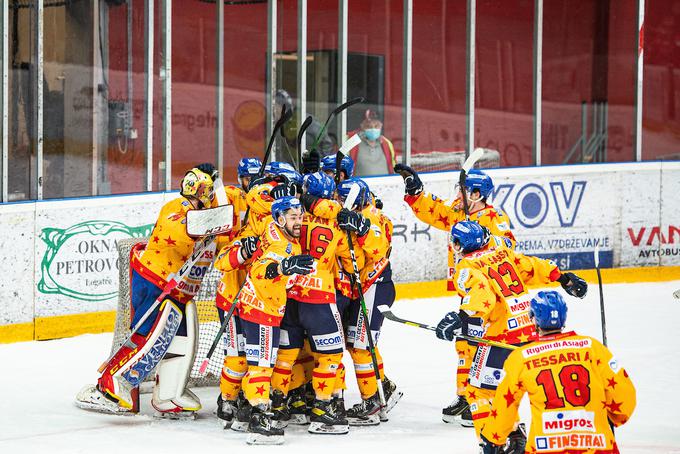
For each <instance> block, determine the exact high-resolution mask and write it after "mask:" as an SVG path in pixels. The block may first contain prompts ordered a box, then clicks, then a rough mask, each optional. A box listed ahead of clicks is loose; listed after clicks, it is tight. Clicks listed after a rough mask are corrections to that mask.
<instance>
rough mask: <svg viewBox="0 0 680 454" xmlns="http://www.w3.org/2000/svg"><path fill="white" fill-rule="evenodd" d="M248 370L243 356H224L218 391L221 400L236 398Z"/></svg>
mask: <svg viewBox="0 0 680 454" xmlns="http://www.w3.org/2000/svg"><path fill="white" fill-rule="evenodd" d="M247 371H248V363H247V362H246V358H245V357H244V356H225V357H224V367H223V368H222V377H221V378H220V392H221V393H222V399H223V400H225V401H226V400H232V401H233V400H236V398H237V397H238V393H239V391H240V390H241V382H242V381H243V377H244V376H245V374H246V372H247Z"/></svg>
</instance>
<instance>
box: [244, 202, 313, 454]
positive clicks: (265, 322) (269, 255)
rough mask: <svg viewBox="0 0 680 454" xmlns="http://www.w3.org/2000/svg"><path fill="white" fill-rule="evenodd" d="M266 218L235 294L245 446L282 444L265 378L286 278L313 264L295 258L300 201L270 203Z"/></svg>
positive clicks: (270, 367)
mask: <svg viewBox="0 0 680 454" xmlns="http://www.w3.org/2000/svg"><path fill="white" fill-rule="evenodd" d="M272 218H273V219H274V222H272V223H270V224H269V226H268V227H267V229H266V230H265V232H264V234H263V235H262V236H261V237H260V243H261V244H260V246H259V248H258V256H257V257H255V258H254V260H253V264H252V266H251V268H250V270H249V271H248V276H247V278H246V282H245V284H244V285H243V288H242V289H241V293H240V295H239V302H240V307H239V317H240V319H241V327H242V329H243V333H244V335H245V343H246V358H247V360H248V372H247V373H246V375H245V376H244V378H243V390H244V394H245V397H246V399H248V402H249V403H250V405H251V406H252V407H253V408H252V415H251V419H250V424H249V426H248V431H249V434H248V437H247V439H246V441H247V442H248V443H249V444H281V443H283V429H279V428H275V427H273V425H272V419H271V418H272V413H271V407H270V385H271V383H270V380H271V376H272V372H273V370H274V365H275V363H276V355H277V350H278V346H279V336H280V324H281V319H282V318H283V314H284V312H285V309H286V287H287V286H288V281H289V278H290V276H292V275H294V274H309V273H310V272H312V270H313V262H314V259H313V258H312V256H310V255H306V254H305V255H303V254H301V248H300V243H299V238H300V234H301V228H302V219H303V208H302V205H301V204H300V201H299V200H298V199H296V198H295V197H292V196H284V197H282V198H280V199H277V200H275V201H274V202H273V203H272Z"/></svg>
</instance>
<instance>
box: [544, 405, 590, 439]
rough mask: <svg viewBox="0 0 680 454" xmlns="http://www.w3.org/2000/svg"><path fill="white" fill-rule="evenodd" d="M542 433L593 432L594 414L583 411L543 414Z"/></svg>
mask: <svg viewBox="0 0 680 454" xmlns="http://www.w3.org/2000/svg"><path fill="white" fill-rule="evenodd" d="M542 418H543V433H546V434H552V433H563V432H595V413H594V412H592V411H585V410H564V411H548V412H543V415H542Z"/></svg>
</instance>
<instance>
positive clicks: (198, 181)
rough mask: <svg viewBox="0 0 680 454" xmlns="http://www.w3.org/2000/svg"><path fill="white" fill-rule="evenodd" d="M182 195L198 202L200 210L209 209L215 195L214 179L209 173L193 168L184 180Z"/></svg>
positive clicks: (181, 189)
mask: <svg viewBox="0 0 680 454" xmlns="http://www.w3.org/2000/svg"><path fill="white" fill-rule="evenodd" d="M180 194H181V195H182V196H183V197H186V198H194V199H196V200H198V202H199V208H208V207H210V206H211V203H212V200H213V197H214V195H215V194H214V191H213V181H212V178H210V175H208V174H207V173H205V172H203V171H201V170H199V169H197V168H193V169H191V170H189V171H188V172H187V173H186V175H184V178H182V184H181V188H180Z"/></svg>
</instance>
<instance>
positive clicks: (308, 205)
mask: <svg viewBox="0 0 680 454" xmlns="http://www.w3.org/2000/svg"><path fill="white" fill-rule="evenodd" d="M319 200H321V199H319V197H317V196H314V195H312V194H302V195H301V196H300V203H301V204H302V206H303V207H305V211H307V212H309V213H312V212H313V211H314V206H315V205H316V203H317V202H318V201H319Z"/></svg>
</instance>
